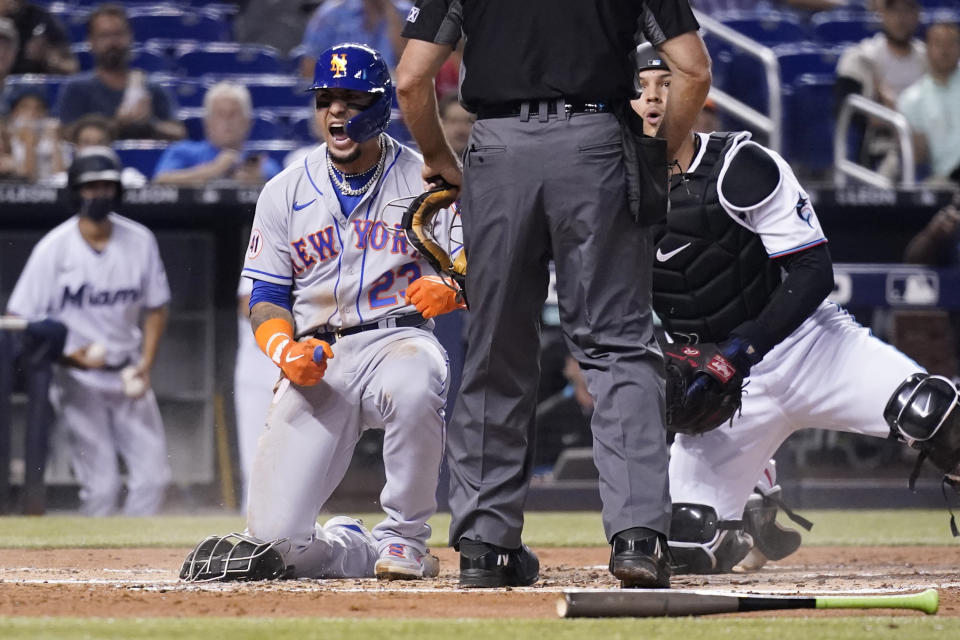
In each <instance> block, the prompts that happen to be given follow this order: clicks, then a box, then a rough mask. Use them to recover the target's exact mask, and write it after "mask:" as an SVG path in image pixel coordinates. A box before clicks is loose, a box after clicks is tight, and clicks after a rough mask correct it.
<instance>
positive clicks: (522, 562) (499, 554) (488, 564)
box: [460, 538, 540, 588]
mask: <svg viewBox="0 0 960 640" xmlns="http://www.w3.org/2000/svg"><path fill="white" fill-rule="evenodd" d="M539 578H540V561H539V560H538V559H537V556H536V554H535V553H534V552H533V551H531V550H530V549H529V547H527V545H525V544H522V545H520V548H519V549H504V548H503V547H498V546H496V545H492V544H487V543H486V542H480V541H479V540H468V539H466V538H461V540H460V586H461V587H467V588H469V587H475V588H491V587H494V588H495V587H526V586H529V585H531V584H533V583H534V582H536V581H537V580H538V579H539Z"/></svg>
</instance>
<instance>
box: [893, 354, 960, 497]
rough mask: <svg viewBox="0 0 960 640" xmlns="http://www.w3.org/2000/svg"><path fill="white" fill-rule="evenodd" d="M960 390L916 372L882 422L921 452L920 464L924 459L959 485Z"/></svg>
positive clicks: (944, 380) (896, 394)
mask: <svg viewBox="0 0 960 640" xmlns="http://www.w3.org/2000/svg"><path fill="white" fill-rule="evenodd" d="M958 404H960V391H958V390H957V387H956V385H954V384H953V382H952V381H950V379H948V378H945V377H943V376H931V375H928V374H926V373H915V374H913V375H911V376H910V377H909V378H907V379H906V380H904V381H903V382H902V383H901V384H900V386H899V387H897V390H896V391H894V392H893V395H892V396H890V400H889V401H888V402H887V406H886V407H885V408H884V410H883V419H884V420H886V422H887V425H889V427H890V436H891V437H892V438H895V439H897V440H900V441H901V442H905V443H906V444H908V445H910V446H911V447H913V448H914V449H919V451H920V458H919V460H918V461H917V469H915V470H914V473H913V475H912V477H911V484H912V482H913V481H914V480H915V479H916V474H917V473H918V471H919V465H920V464H921V462H922V461H923V459H925V458H929V459H930V462H932V463H933V464H934V466H936V467H937V469H939V470H940V471H941V472H942V473H943V474H944V477H945V480H946V481H947V482H948V483H949V484H952V485H954V486H955V487H956V486H958V485H960V411H958V410H957V405H958Z"/></svg>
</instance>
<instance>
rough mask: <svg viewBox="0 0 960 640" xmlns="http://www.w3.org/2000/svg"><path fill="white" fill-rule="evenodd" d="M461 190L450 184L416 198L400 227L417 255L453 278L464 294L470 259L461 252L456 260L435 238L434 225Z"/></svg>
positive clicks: (445, 275)
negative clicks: (441, 211) (418, 253)
mask: <svg viewBox="0 0 960 640" xmlns="http://www.w3.org/2000/svg"><path fill="white" fill-rule="evenodd" d="M457 193H458V188H457V187H454V186H451V185H449V184H447V183H445V182H444V183H443V184H441V186H439V187H437V188H435V189H431V190H430V191H427V192H425V193H421V194H420V195H419V196H417V197H416V198H415V199H414V200H413V202H411V203H410V206H408V207H407V210H406V211H405V212H404V214H403V219H402V220H401V225H402V226H403V230H404V233H406V235H407V238H408V239H409V240H410V242H411V243H413V246H414V247H416V248H417V251H419V252H420V254H421V255H422V256H423V257H424V259H425V260H426V261H427V262H429V263H430V265H431V266H432V267H433V268H434V269H436V270H437V273H438V274H440V275H441V276H443V277H445V278H452V279H453V280H454V281H455V282H456V283H457V284H458V285H460V289H461V290H464V289H465V285H466V280H467V255H466V253H465V252H464V251H461V252H460V253H459V254H458V255H457V257H456V258H454V259H451V258H450V255H449V254H448V253H447V252H446V250H444V249H443V247H441V246H440V243H439V242H437V239H436V237H434V235H433V232H432V229H433V221H434V218H435V217H436V215H437V212H439V211H440V209H443V208H445V207H449V206H450V205H451V204H453V203H454V201H455V200H456V199H457Z"/></svg>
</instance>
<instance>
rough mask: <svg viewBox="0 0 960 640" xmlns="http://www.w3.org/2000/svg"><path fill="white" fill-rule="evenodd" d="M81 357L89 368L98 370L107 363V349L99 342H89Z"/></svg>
mask: <svg viewBox="0 0 960 640" xmlns="http://www.w3.org/2000/svg"><path fill="white" fill-rule="evenodd" d="M83 356H84V359H85V360H86V361H87V363H88V365H89V366H90V367H91V368H93V369H99V368H100V367H102V366H103V365H104V364H106V362H107V348H106V347H105V346H103V344H101V343H99V342H91V343H90V345H89V346H88V347H87V348H86V349H85V350H84V352H83Z"/></svg>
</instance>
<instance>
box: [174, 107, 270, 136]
mask: <svg viewBox="0 0 960 640" xmlns="http://www.w3.org/2000/svg"><path fill="white" fill-rule="evenodd" d="M177 119H178V120H180V121H181V122H183V124H184V126H185V127H186V128H187V136H188V137H189V138H190V139H191V140H203V138H204V132H203V108H202V107H191V108H189V109H180V110H179V111H177ZM287 134H288V131H287V129H286V127H284V125H283V123H282V121H281V119H280V118H279V117H277V116H276V115H274V114H272V113H270V112H265V111H262V112H254V117H253V125H252V127H251V128H250V139H251V140H277V139H280V138H284V137H286V136H287Z"/></svg>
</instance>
